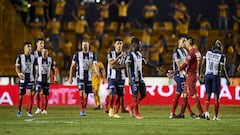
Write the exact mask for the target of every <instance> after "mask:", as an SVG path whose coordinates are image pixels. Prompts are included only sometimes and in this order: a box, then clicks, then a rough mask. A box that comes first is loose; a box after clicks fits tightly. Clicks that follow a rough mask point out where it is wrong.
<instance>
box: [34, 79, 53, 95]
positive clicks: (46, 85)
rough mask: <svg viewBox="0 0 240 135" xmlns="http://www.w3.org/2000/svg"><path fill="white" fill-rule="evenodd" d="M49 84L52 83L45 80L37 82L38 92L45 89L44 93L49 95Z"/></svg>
mask: <svg viewBox="0 0 240 135" xmlns="http://www.w3.org/2000/svg"><path fill="white" fill-rule="evenodd" d="M49 86H50V83H44V82H38V81H37V82H36V92H41V91H43V94H44V95H47V96H48V95H49Z"/></svg>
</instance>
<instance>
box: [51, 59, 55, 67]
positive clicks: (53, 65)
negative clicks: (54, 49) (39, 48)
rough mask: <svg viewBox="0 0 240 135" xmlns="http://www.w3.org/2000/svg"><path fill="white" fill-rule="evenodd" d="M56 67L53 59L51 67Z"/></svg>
mask: <svg viewBox="0 0 240 135" xmlns="http://www.w3.org/2000/svg"><path fill="white" fill-rule="evenodd" d="M55 66H56V61H55V60H53V59H52V63H51V67H52V68H53V67H55Z"/></svg>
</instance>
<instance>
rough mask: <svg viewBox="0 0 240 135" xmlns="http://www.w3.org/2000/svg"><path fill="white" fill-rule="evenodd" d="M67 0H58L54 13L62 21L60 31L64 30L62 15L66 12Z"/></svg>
mask: <svg viewBox="0 0 240 135" xmlns="http://www.w3.org/2000/svg"><path fill="white" fill-rule="evenodd" d="M65 4H66V1H65V0H57V2H56V6H55V11H54V15H53V16H56V18H57V19H58V20H59V21H60V26H61V27H60V31H63V23H62V17H63V14H64V8H65Z"/></svg>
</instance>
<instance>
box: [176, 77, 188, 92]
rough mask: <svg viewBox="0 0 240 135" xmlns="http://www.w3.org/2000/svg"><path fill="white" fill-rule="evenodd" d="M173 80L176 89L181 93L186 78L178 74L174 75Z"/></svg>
mask: <svg viewBox="0 0 240 135" xmlns="http://www.w3.org/2000/svg"><path fill="white" fill-rule="evenodd" d="M174 80H175V82H176V84H177V88H176V91H177V92H179V93H182V92H183V88H184V85H185V81H186V79H185V78H182V77H179V76H174Z"/></svg>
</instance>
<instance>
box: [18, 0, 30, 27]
mask: <svg viewBox="0 0 240 135" xmlns="http://www.w3.org/2000/svg"><path fill="white" fill-rule="evenodd" d="M16 8H17V12H18V13H19V14H20V16H21V18H22V21H23V23H24V24H25V26H26V27H27V26H28V22H29V19H30V18H29V3H28V0H20V5H16Z"/></svg>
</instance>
